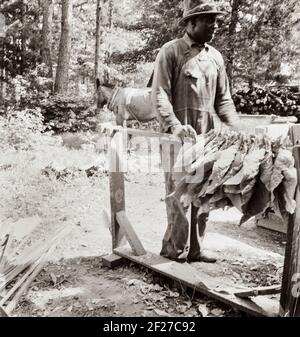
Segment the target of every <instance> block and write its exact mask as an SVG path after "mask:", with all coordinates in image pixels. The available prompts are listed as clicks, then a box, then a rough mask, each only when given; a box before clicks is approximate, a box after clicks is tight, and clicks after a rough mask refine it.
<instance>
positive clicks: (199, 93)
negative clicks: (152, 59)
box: [152, 34, 238, 134]
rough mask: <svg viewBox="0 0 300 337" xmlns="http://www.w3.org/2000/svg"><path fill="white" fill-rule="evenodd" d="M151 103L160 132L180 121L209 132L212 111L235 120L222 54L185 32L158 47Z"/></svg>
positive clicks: (229, 122)
mask: <svg viewBox="0 0 300 337" xmlns="http://www.w3.org/2000/svg"><path fill="white" fill-rule="evenodd" d="M152 104H153V107H154V109H155V111H156V113H157V116H158V118H159V121H160V125H161V131H162V132H168V131H169V130H170V128H171V127H173V126H176V125H179V124H183V125H185V124H190V125H191V126H193V127H194V129H195V130H196V131H197V133H198V134H199V133H202V132H204V133H205V132H208V131H209V130H210V129H212V128H213V114H214V113H215V112H216V113H217V115H218V116H219V118H220V119H221V121H222V122H225V123H227V124H229V125H232V124H233V123H235V122H236V121H237V120H238V115H237V113H236V109H235V106H234V103H233V101H232V98H231V94H230V89H229V82H228V77H227V74H226V70H225V65H224V60H223V57H222V55H221V54H220V53H219V52H218V51H217V50H216V49H215V48H213V47H211V46H209V45H207V44H205V45H204V46H200V45H198V44H197V43H195V42H193V41H192V40H191V39H190V37H189V36H188V34H185V35H184V37H183V38H181V39H176V40H173V41H170V42H168V43H167V44H165V45H164V46H163V47H162V48H161V50H160V52H159V54H158V56H157V59H156V64H155V71H154V79H153V84H152Z"/></svg>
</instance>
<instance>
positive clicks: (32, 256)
mask: <svg viewBox="0 0 300 337" xmlns="http://www.w3.org/2000/svg"><path fill="white" fill-rule="evenodd" d="M70 230H71V228H70V227H66V228H63V229H60V230H58V231H56V232H55V234H54V235H53V236H52V237H51V238H50V240H48V241H46V242H42V243H41V242H39V243H38V244H36V245H34V247H31V248H30V249H29V250H28V251H27V253H26V254H25V256H20V257H19V259H18V261H19V262H22V263H21V264H20V265H16V266H14V267H10V269H8V270H6V272H7V273H6V274H3V276H4V277H3V278H4V282H3V283H2V284H0V292H1V291H2V290H3V289H5V287H6V286H7V285H8V284H9V283H11V282H12V281H13V280H14V279H15V278H16V277H17V276H18V275H19V274H21V273H22V272H23V271H24V270H25V269H27V268H29V269H27V271H26V272H25V273H24V274H23V275H22V277H21V278H20V279H19V280H18V281H17V282H16V283H15V285H14V286H13V287H12V288H11V289H10V290H9V291H8V292H7V293H6V294H5V295H4V296H3V297H2V299H1V300H0V307H1V306H2V307H3V309H4V305H5V303H6V302H8V301H9V299H10V298H11V297H12V296H13V295H14V294H15V295H14V297H13V298H12V300H11V301H10V302H8V304H7V306H6V308H5V311H6V313H8V314H9V313H10V312H12V311H13V310H14V308H15V307H16V305H17V303H18V301H19V299H20V298H21V296H22V295H23V294H24V293H25V292H26V291H27V290H28V288H29V287H30V285H31V283H32V282H33V281H34V279H35V278H36V277H37V275H38V274H39V273H40V272H41V270H42V269H43V267H44V265H45V264H46V263H47V261H48V260H49V258H50V256H51V254H52V253H53V252H54V250H55V248H56V246H57V244H58V243H59V241H60V240H61V239H62V238H63V237H65V236H66V235H67V234H68V233H69V232H70Z"/></svg>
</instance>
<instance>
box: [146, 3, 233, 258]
mask: <svg viewBox="0 0 300 337" xmlns="http://www.w3.org/2000/svg"><path fill="white" fill-rule="evenodd" d="M219 14H223V13H222V12H220V11H218V10H217V9H216V6H215V4H214V3H213V2H212V1H208V0H185V1H184V15H183V18H182V19H181V21H180V22H181V23H184V24H185V27H186V33H185V35H184V36H183V37H182V38H181V39H176V40H173V41H171V42H168V43H167V44H165V45H164V46H163V47H162V48H161V50H160V52H159V54H158V56H157V59H156V64H155V71H154V78H153V84H152V104H153V107H154V109H155V110H156V113H157V116H158V119H159V122H160V128H161V131H162V132H168V133H172V134H174V135H175V136H178V137H180V138H182V139H183V138H184V137H193V138H195V137H196V135H197V134H201V133H207V132H208V131H209V130H211V129H212V128H213V127H214V125H213V114H214V113H215V112H216V113H217V115H218V116H219V118H220V119H221V121H222V122H225V123H226V124H228V125H229V126H232V127H235V128H238V120H239V118H238V116H237V113H236V110H235V106H234V103H233V101H232V98H231V94H230V90H229V83H228V78H227V74H226V70H225V65H224V60H223V58H222V56H221V54H220V53H219V52H218V51H217V50H216V49H215V48H213V47H211V46H210V45H208V44H207V42H209V41H210V40H212V39H213V37H214V33H215V30H216V28H217V24H216V22H217V17H218V15H219ZM162 155H164V153H163V154H162ZM170 171H172V170H170ZM165 178H166V193H167V195H168V194H170V193H172V192H173V191H174V189H175V175H174V172H173V173H172V172H165ZM166 206H167V215H168V228H167V231H166V233H165V236H164V239H163V246H162V250H161V255H163V256H165V257H168V258H170V259H174V260H178V261H190V262H191V261H203V262H210V263H212V262H215V261H216V259H215V258H214V257H213V256H209V254H208V253H207V252H205V251H203V247H202V240H203V237H204V233H205V228H206V222H207V218H208V214H205V215H201V216H200V217H197V211H198V209H197V208H195V207H193V206H192V216H191V226H190V225H189V221H188V220H187V217H186V216H185V215H183V214H182V212H180V210H179V206H178V205H177V204H176V203H175V202H173V201H170V200H168V199H167V202H166ZM185 211H187V210H186V209H185ZM189 227H190V228H189ZM189 236H190V238H189Z"/></svg>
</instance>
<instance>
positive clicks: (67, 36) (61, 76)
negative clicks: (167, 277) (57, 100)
mask: <svg viewBox="0 0 300 337" xmlns="http://www.w3.org/2000/svg"><path fill="white" fill-rule="evenodd" d="M72 14H73V0H62V18H61V37H60V43H59V56H58V63H57V69H56V78H55V86H54V92H55V93H57V94H63V93H66V92H67V90H68V84H69V66H70V57H71V34H72V19H73V15H72Z"/></svg>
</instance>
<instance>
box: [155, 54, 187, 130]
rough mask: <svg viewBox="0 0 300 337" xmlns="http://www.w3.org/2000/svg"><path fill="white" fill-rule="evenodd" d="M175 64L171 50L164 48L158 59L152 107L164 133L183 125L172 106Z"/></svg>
mask: <svg viewBox="0 0 300 337" xmlns="http://www.w3.org/2000/svg"><path fill="white" fill-rule="evenodd" d="M173 62H174V60H173V55H172V50H171V48H168V47H163V48H162V49H161V50H160V52H159V54H158V56H157V58H156V62H155V69H154V77H153V83H152V105H153V108H154V110H155V111H156V114H157V116H158V119H159V122H160V125H161V127H162V129H163V131H164V132H169V131H172V128H174V127H176V126H180V125H181V123H180V122H179V120H178V119H177V118H176V116H175V114H174V110H173V105H172V104H173V102H172V74H173Z"/></svg>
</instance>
